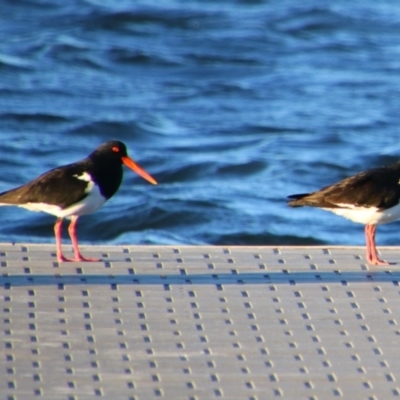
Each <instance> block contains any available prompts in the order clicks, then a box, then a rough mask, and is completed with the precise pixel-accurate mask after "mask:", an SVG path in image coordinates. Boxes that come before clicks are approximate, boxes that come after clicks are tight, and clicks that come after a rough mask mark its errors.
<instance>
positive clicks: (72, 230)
mask: <svg viewBox="0 0 400 400" xmlns="http://www.w3.org/2000/svg"><path fill="white" fill-rule="evenodd" d="M77 222H78V217H77V216H73V217H72V218H71V223H70V224H69V227H68V232H69V236H70V237H71V241H72V247H73V248H74V253H75V259H74V260H73V261H100V259H98V258H85V257H83V256H82V254H81V252H80V251H79V247H78V238H77V236H76V223H77Z"/></svg>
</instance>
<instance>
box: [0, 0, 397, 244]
mask: <svg viewBox="0 0 400 400" xmlns="http://www.w3.org/2000/svg"><path fill="white" fill-rule="evenodd" d="M0 21H1V23H0V35H1V38H2V40H1V41H0V138H1V141H0V170H1V176H0V190H6V189H9V188H11V187H14V186H16V185H20V184H23V183H26V182H27V181H29V180H30V179H32V178H34V177H36V176H37V175H39V174H41V173H42V172H44V171H46V170H48V169H50V168H53V167H55V166H58V165H61V164H64V163H69V162H72V161H75V160H79V159H81V158H83V157H85V156H86V155H87V154H88V153H90V152H91V151H92V150H93V149H94V148H95V147H96V146H97V145H98V144H100V143H102V142H103V141H106V140H109V139H114V138H115V139H120V140H122V141H124V142H125V143H126V144H127V146H128V148H129V149H130V155H131V156H132V157H133V158H134V159H135V160H136V161H138V162H139V163H140V164H141V165H142V166H143V167H145V168H146V169H147V170H148V171H149V172H150V173H151V174H152V175H153V176H155V177H156V178H157V180H158V181H159V182H160V184H159V185H158V186H152V185H149V184H148V183H147V182H145V181H144V180H142V179H141V178H139V177H137V176H136V175H134V174H133V173H132V172H131V171H129V170H126V171H125V178H124V182H123V185H122V187H121V189H120V191H119V192H118V193H117V195H116V196H115V197H114V198H112V199H111V200H110V201H109V202H108V203H106V205H105V206H104V207H103V208H102V209H100V210H98V211H97V212H95V213H94V214H92V215H89V216H85V217H82V218H81V220H80V229H79V233H80V238H81V240H82V242H86V243H130V244H131V243H155V244H177V243H179V244H200V243H207V244H248V245H253V244H259V245H262V244H318V243H330V244H346V245H350V244H363V243H364V237H363V233H362V226H360V225H356V224H354V223H352V222H350V221H347V220H344V219H341V218H340V217H337V216H335V215H333V214H329V213H327V212H324V211H320V210H315V209H307V208H304V209H290V208H288V207H287V206H286V201H285V198H286V196H287V195H289V194H293V193H298V192H305V191H311V190H315V189H318V188H320V187H322V186H325V185H327V184H330V183H334V182H335V181H337V180H339V179H342V178H344V177H346V176H348V175H351V174H354V173H356V172H359V171H361V170H363V169H367V168H370V167H374V166H378V165H384V164H389V163H391V162H394V161H396V160H397V158H398V156H399V155H400V143H399V137H400V134H399V132H400V123H399V122H400V121H399V120H400V44H399V43H400V42H399V37H400V8H399V7H398V3H397V2H396V1H394V0H386V1H379V2H366V1H364V0H363V1H361V0H360V1H351V2H348V1H344V0H339V1H335V2H332V1H329V2H328V1H320V0H306V1H302V2H299V1H297V0H282V1H279V2H278V1H268V0H252V1H250V0H249V1H245V0H242V1H233V0H231V1H229V0H221V1H217V0H212V1H211V0H209V1H205V0H197V1H196V0H163V1H159V0H142V1H133V0H132V1H128V0H122V1H114V0H108V1H107V0H101V1H100V0H87V1H82V0H79V1H78V0H68V1H64V0H63V1H61V0H23V1H21V0H4V1H3V2H2V16H1V17H0ZM0 218H1V221H2V227H1V229H0V241H10V240H15V241H28V242H51V241H53V240H54V239H53V230H52V224H53V222H54V218H53V217H51V216H48V215H45V214H39V213H31V212H29V211H26V210H23V209H18V208H9V207H3V208H1V209H0ZM378 243H379V244H400V222H398V223H392V224H389V225H385V226H382V227H380V228H379V229H378Z"/></svg>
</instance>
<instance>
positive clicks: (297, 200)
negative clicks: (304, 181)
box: [287, 193, 310, 207]
mask: <svg viewBox="0 0 400 400" xmlns="http://www.w3.org/2000/svg"><path fill="white" fill-rule="evenodd" d="M309 195H310V193H301V194H292V195H290V196H288V197H287V198H288V205H289V206H290V207H302V206H305V205H308V204H307V201H305V198H306V197H308V196H309Z"/></svg>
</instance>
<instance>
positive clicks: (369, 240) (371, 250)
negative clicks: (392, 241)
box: [365, 225, 390, 265]
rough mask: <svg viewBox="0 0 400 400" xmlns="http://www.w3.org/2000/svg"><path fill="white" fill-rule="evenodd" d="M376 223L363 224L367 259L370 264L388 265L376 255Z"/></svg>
mask: <svg viewBox="0 0 400 400" xmlns="http://www.w3.org/2000/svg"><path fill="white" fill-rule="evenodd" d="M375 232H376V225H366V226H365V241H366V245H367V261H368V262H369V263H370V264H372V265H390V263H388V262H386V261H384V260H381V259H380V258H379V256H378V252H377V250H376V244H375Z"/></svg>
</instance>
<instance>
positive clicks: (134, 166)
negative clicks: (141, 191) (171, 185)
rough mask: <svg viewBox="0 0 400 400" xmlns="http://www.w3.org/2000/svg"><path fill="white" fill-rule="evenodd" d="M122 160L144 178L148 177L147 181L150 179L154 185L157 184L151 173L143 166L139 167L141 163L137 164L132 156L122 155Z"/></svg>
mask: <svg viewBox="0 0 400 400" xmlns="http://www.w3.org/2000/svg"><path fill="white" fill-rule="evenodd" d="M122 162H123V163H124V164H125V165H126V166H127V167H129V168H130V169H131V170H132V171H135V172H136V173H137V174H139V175H140V176H141V177H142V178H144V179H146V181H149V182H150V183H152V184H153V185H157V181H156V180H155V179H154V178H153V177H152V176H151V175H150V174H148V173H147V172H146V171H145V170H144V169H143V168H142V167H139V165H137V164H136V163H135V162H134V161H133V160H132V159H131V158H129V157H122Z"/></svg>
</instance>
